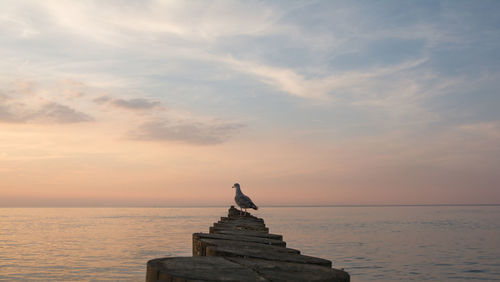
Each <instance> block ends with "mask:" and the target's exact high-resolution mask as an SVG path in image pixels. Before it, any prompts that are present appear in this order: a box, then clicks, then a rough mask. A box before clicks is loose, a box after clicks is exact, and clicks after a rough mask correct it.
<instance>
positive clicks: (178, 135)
mask: <svg viewBox="0 0 500 282" xmlns="http://www.w3.org/2000/svg"><path fill="white" fill-rule="evenodd" d="M242 127H244V125H242V124H238V123H230V122H222V123H216V124H207V123H202V122H196V121H183V122H176V123H172V122H168V121H152V122H146V123H144V124H142V125H140V126H139V128H137V129H136V130H135V131H133V132H131V133H130V134H129V138H131V139H134V140H149V141H179V142H183V143H188V144H195V145H214V144H220V143H223V142H224V141H226V140H228V139H229V138H231V136H233V135H234V134H235V133H237V132H238V131H239V130H240V129H241V128H242Z"/></svg>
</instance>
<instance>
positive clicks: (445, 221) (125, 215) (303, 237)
mask: <svg viewBox="0 0 500 282" xmlns="http://www.w3.org/2000/svg"><path fill="white" fill-rule="evenodd" d="M226 213H227V207H218V208H217V207H210V208H5V209H0V280H4V281H10V280H23V281H26V280H44V281H47V280H122V281H143V280H144V278H145V270H146V262H147V260H149V259H152V258H158V257H166V256H191V234H192V233H194V232H200V231H205V232H207V231H208V227H209V226H210V225H211V224H212V223H213V222H215V221H217V220H218V219H219V217H220V216H223V215H225V214H226ZM255 214H256V215H257V216H259V217H263V218H264V219H265V222H266V225H267V226H268V227H269V228H270V231H271V232H272V233H278V234H283V235H284V240H285V241H287V244H288V246H289V247H291V248H296V249H300V250H301V251H302V253H303V254H306V255H312V256H318V257H322V258H326V259H330V260H332V261H333V262H334V267H337V268H345V270H346V271H348V272H349V273H350V274H351V277H352V281H372V280H381V281H402V280H409V279H414V280H426V279H429V280H436V281H445V280H500V207H499V206H466V207H464V206H454V207H445V206H432V207H429V206H424V207H287V208H284V207H267V208H266V207H263V208H261V209H259V211H257V212H256V213H255Z"/></svg>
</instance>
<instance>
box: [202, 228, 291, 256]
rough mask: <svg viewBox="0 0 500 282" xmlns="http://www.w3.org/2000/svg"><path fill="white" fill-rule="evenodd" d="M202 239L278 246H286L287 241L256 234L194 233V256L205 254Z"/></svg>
mask: <svg viewBox="0 0 500 282" xmlns="http://www.w3.org/2000/svg"><path fill="white" fill-rule="evenodd" d="M201 239H214V240H221V241H224V240H227V241H233V242H241V243H245V242H247V243H256V244H262V245H264V246H269V245H271V246H277V247H286V242H283V241H281V240H275V239H269V238H262V237H254V236H245V235H224V234H207V233H194V234H193V256H201V255H203V254H204V250H203V246H204V244H203V243H202V242H201V241H200V240H201Z"/></svg>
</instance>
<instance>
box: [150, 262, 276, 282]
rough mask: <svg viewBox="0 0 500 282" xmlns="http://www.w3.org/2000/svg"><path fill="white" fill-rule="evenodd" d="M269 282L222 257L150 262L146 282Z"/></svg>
mask: <svg viewBox="0 0 500 282" xmlns="http://www.w3.org/2000/svg"><path fill="white" fill-rule="evenodd" d="M157 281H161V282H163V281H176V282H177V281H179V282H184V281H269V280H267V279H265V278H263V277H262V276H260V275H259V274H258V273H256V272H255V271H253V270H252V269H251V268H248V267H245V266H242V265H240V264H238V263H235V262H231V261H229V260H226V259H224V258H222V257H210V258H209V257H176V258H161V259H154V260H150V261H148V266H147V272H146V282H157Z"/></svg>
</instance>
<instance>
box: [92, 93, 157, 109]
mask: <svg viewBox="0 0 500 282" xmlns="http://www.w3.org/2000/svg"><path fill="white" fill-rule="evenodd" d="M94 102H96V103H97V104H107V105H111V106H114V107H117V108H123V109H127V110H133V111H143V110H151V109H154V108H159V107H161V103H160V102H159V101H151V100H148V99H144V98H132V99H120V98H118V99H116V98H112V97H109V96H101V97H98V98H95V99H94Z"/></svg>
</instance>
